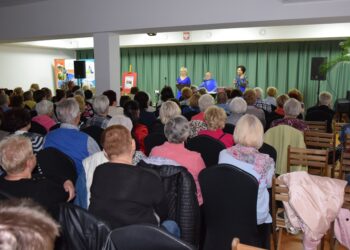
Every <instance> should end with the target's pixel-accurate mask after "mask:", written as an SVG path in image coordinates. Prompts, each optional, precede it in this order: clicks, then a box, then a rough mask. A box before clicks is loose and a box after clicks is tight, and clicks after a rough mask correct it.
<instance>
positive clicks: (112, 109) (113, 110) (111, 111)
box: [103, 90, 124, 117]
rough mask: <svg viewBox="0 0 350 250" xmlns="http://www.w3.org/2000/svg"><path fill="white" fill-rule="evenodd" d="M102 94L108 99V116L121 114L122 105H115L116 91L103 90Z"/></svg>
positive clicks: (122, 111)
mask: <svg viewBox="0 0 350 250" xmlns="http://www.w3.org/2000/svg"><path fill="white" fill-rule="evenodd" d="M103 95H105V96H107V97H108V100H109V108H108V115H109V116H110V117H113V116H115V115H122V114H123V113H124V110H123V108H122V107H117V93H116V92H115V91H113V90H107V91H105V92H103Z"/></svg>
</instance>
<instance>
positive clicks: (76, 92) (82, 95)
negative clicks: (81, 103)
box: [74, 89, 85, 98]
mask: <svg viewBox="0 0 350 250" xmlns="http://www.w3.org/2000/svg"><path fill="white" fill-rule="evenodd" d="M74 95H80V96H81V97H83V98H85V94H84V91H83V90H81V89H77V90H76V91H75V92H74Z"/></svg>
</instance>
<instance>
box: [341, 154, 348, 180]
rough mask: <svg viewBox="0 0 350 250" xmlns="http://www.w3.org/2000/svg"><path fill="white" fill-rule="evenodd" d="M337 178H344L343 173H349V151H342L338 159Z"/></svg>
mask: <svg viewBox="0 0 350 250" xmlns="http://www.w3.org/2000/svg"><path fill="white" fill-rule="evenodd" d="M339 172H340V173H339V179H343V180H344V179H345V175H347V174H350V153H348V152H343V153H342V155H341V160H340V171H339Z"/></svg>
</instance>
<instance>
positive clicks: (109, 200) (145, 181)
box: [89, 125, 167, 228]
mask: <svg viewBox="0 0 350 250" xmlns="http://www.w3.org/2000/svg"><path fill="white" fill-rule="evenodd" d="M102 145H103V148H104V151H105V154H106V156H107V158H108V160H109V162H107V163H104V164H102V165H100V166H98V167H97V168H96V170H95V173H94V176H93V181H92V185H91V201H90V206H89V211H90V212H91V213H92V214H94V215H95V216H97V217H98V218H101V219H102V220H104V221H106V222H108V223H109V224H110V226H111V228H118V227H123V226H127V225H133V224H142V223H149V224H154V225H159V223H160V221H159V217H158V216H157V215H156V214H155V213H156V211H157V206H158V205H159V204H160V203H161V202H162V200H163V197H164V189H163V185H162V182H161V179H160V177H159V176H158V175H157V174H156V173H153V172H151V171H148V170H146V169H143V168H140V167H136V166H133V165H132V158H133V155H134V151H135V142H134V140H133V139H132V137H131V134H130V131H129V130H127V129H126V128H125V127H123V126H121V125H114V126H111V127H109V128H107V129H106V130H105V131H104V133H103V135H102ZM112 190H113V191H112ZM111 191H112V192H111ZM164 214H167V211H165V213H164Z"/></svg>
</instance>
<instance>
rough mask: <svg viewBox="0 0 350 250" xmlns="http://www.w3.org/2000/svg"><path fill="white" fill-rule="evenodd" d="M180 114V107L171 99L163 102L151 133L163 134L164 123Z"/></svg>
mask: <svg viewBox="0 0 350 250" xmlns="http://www.w3.org/2000/svg"><path fill="white" fill-rule="evenodd" d="M178 115H181V109H180V107H179V105H177V104H176V103H175V102H173V101H166V102H163V103H162V105H161V106H160V109H159V119H158V120H157V121H156V122H155V123H154V125H153V127H152V130H151V133H157V134H160V135H164V125H165V124H166V123H167V122H168V121H169V120H170V119H171V118H173V117H175V116H178Z"/></svg>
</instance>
